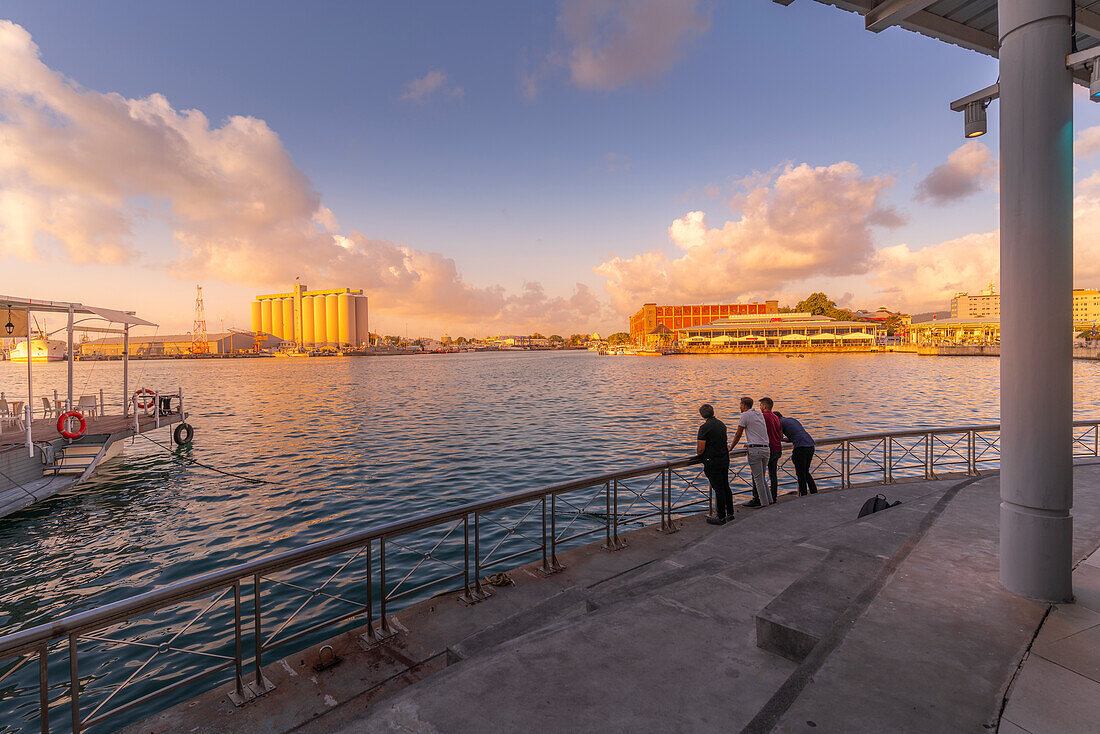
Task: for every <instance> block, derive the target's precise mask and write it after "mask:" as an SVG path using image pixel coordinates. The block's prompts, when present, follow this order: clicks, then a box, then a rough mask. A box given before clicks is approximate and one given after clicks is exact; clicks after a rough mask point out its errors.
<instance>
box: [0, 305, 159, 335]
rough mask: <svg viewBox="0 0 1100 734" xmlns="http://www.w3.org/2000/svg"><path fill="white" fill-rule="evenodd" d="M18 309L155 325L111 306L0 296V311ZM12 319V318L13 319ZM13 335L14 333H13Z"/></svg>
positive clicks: (117, 322)
mask: <svg viewBox="0 0 1100 734" xmlns="http://www.w3.org/2000/svg"><path fill="white" fill-rule="evenodd" d="M9 309H10V310H11V311H18V312H22V313H23V314H26V312H27V311H30V312H32V313H63V314H67V313H69V311H72V312H73V313H74V314H80V315H85V316H94V317H96V318H101V319H103V320H104V321H108V322H110V323H114V324H122V325H123V326H156V324H154V323H153V322H152V321H146V320H145V319H143V318H141V317H139V316H136V315H134V312H133V311H118V310H115V309H113V308H102V307H100V306H86V305H84V304H83V303H70V302H68V301H41V300H37V299H34V298H17V297H15V296H0V311H4V312H5V317H6V312H7V311H8V310H9ZM13 321H14V319H13ZM25 329H26V325H25V324H24V325H23V329H21V331H23V332H24V333H20V334H18V336H26V334H25ZM13 336H15V334H13Z"/></svg>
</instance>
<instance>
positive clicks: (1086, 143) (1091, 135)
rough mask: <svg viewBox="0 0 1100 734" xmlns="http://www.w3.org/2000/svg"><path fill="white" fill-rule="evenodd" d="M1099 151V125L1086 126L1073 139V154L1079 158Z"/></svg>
mask: <svg viewBox="0 0 1100 734" xmlns="http://www.w3.org/2000/svg"><path fill="white" fill-rule="evenodd" d="M1097 153H1100V125H1094V126H1092V127H1087V128H1085V129H1084V130H1082V131H1081V132H1079V133H1078V134H1077V139H1076V140H1074V141H1073V155H1074V156H1075V157H1079V158H1085V157H1088V156H1093V155H1096V154H1097Z"/></svg>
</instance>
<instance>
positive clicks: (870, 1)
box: [772, 0, 1100, 85]
mask: <svg viewBox="0 0 1100 734" xmlns="http://www.w3.org/2000/svg"><path fill="white" fill-rule="evenodd" d="M772 1H773V2H776V3H778V4H780V5H791V4H792V3H793V2H794V0H772ZM815 2H818V3H821V4H822V5H832V6H833V7H836V8H839V9H841V10H846V11H848V12H851V13H856V14H858V15H860V16H862V17H863V23H864V27H865V28H866V29H867V30H869V31H871V32H872V33H879V32H881V31H884V30H886V29H887V28H890V27H891V26H898V27H900V28H904V29H906V30H909V31H912V32H914V33H919V34H921V35H923V36H928V37H929V38H934V39H936V40H938V41H943V42H945V43H950V44H953V45H955V46H960V47H962V48H965V49H969V50H971V51H977V52H978V53H981V54H985V55H987V56H994V57H995V56H997V51H998V49H999V47H1000V37H999V35H998V28H997V0H815ZM1074 41H1075V45H1076V47H1077V49H1078V50H1079V51H1084V50H1086V49H1090V48H1094V47H1096V46H1100V1H1098V0H1085V1H1083V2H1078V3H1077V5H1076V27H1075V29H1074ZM1074 78H1075V79H1076V80H1077V81H1078V82H1079V83H1082V84H1085V85H1087V84H1088V71H1087V70H1083V69H1078V70H1076V71H1075V72H1074Z"/></svg>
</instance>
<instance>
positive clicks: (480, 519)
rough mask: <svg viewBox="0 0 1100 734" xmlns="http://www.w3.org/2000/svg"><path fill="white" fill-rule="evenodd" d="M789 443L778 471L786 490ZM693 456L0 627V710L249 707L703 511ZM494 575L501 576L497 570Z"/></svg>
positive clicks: (976, 444) (1096, 437) (902, 464)
mask: <svg viewBox="0 0 1100 734" xmlns="http://www.w3.org/2000/svg"><path fill="white" fill-rule="evenodd" d="M999 430H1000V427H999V426H996V425H985V426H969V427H963V428H942V429H925V430H916V431H895V432H891V433H875V434H864V435H858V436H844V437H840V438H834V439H828V440H824V441H820V442H819V443H818V445H817V448H816V451H815V455H814V461H813V465H812V473H813V475H814V478H815V480H816V482H817V484H818V486H819V487H823V488H827V487H837V488H842V487H850V486H853V485H855V484H872V483H882V484H889V483H891V482H896V481H899V480H904V479H936V478H938V477H941V476H944V475H947V474H960V473H961V474H966V475H978V474H980V473H981V472H983V471H987V470H990V469H993V468H995V467H996V466H997V464H998V462H999V460H1000V432H999ZM1073 453H1074V455H1075V456H1100V422H1098V421H1078V422H1076V423H1074V427H1073ZM789 457H790V452H789V451H788V452H785V453H784V455H783V459H782V460H781V462H780V464H779V467H778V470H779V477H780V482H781V484H786V485H787V486H788V487H790V486H792V485H793V482H794V472H793V469H792V465H791V463H790V458H789ZM731 461H732V464H731V471H730V484H731V487H732V488H733V490H734V493H735V495H737V496H738V497H741V498H744V497H745V496H747V495H748V494H749V493H751V491H752V477H751V474H750V472H749V470H748V468H747V466H746V465H745V461H744V451H743V450H739V451H735V452H733V454H732V455H731ZM713 507H714V498H713V496H712V493H711V491H710V484H709V482H708V481H707V479H706V476H705V475H704V474H703V471H702V465H701V464H700V463H699V459H698V458H697V457H687V458H683V459H678V460H675V461H669V462H663V463H658V464H651V465H648V466H642V467H636V468H632V469H628V470H625V471H620V472H611V473H607V474H600V475H595V476H589V477H584V478H581V479H577V480H574V481H569V482H562V483H559V484H553V485H550V486H546V487H539V488H535V489H529V490H524V491H520V492H514V493H511V494H507V495H503V496H499V497H494V498H491V499H487V500H482V501H479V502H473V503H469V504H466V505H462V506H459V507H455V508H452V509H447V510H442V511H439V512H436V513H433V514H430V515H424V516H420V517H414V518H410V519H408V520H403V521H401V522H394V523H390V524H386V525H379V526H377V527H373V528H367V529H365V530H362V531H359V532H356V533H352V534H349V535H345V536H340V537H336V538H330V539H328V540H324V541H320V542H316V543H312V544H309V545H305V546H302V547H300V548H296V549H293V550H289V551H285V552H282V553H279V554H276V555H273V556H269V557H266V558H260V559H257V560H255V561H249V562H247V563H243V564H239V565H236V566H232V567H229V568H224V569H221V570H218V571H214V572H211V573H207V574H204V575H202V576H198V577H195V578H191V579H187V580H184V581H179V582H176V583H173V584H169V585H168V586H165V587H163V588H160V589H156V590H154V591H150V592H147V593H144V594H140V595H138V596H135V597H133V598H130V599H126V600H123V601H119V602H115V603H112V604H107V605H104V606H100V607H97V608H94V609H90V610H88V611H85V612H80V613H78V614H73V615H70V616H68V617H64V618H62V619H59V620H57V621H54V622H50V623H47V624H43V625H39V626H37V627H33V628H30V629H26V630H22V631H20V632H15V633H13V634H9V635H6V636H4V637H0V707H5V708H4V709H3V710H4V711H5V713H6V714H7V715H8V717H9V718H11V717H13V716H14V717H16V720H13V721H12V722H11V723H12V727H13V728H14V729H16V730H18V729H22V730H24V731H30V730H33V729H40V730H41V731H43V732H50V731H73V732H81V731H85V730H87V729H90V728H99V727H97V725H100V724H105V722H108V721H110V724H109V725H110V726H117V725H119V724H121V723H124V722H123V721H122V719H120V718H118V717H120V715H122V714H124V713H127V714H128V717H123V718H126V719H128V720H131V721H133V720H137V719H139V718H141V717H144V716H147V715H149V714H151V713H153V712H155V711H157V710H159V709H162V708H164V707H165V706H167V705H170V704H171V703H174V702H176V701H179V700H185V699H186V698H189V697H192V696H194V695H197V694H198V693H199V692H201V691H203V690H208V689H209V688H211V687H212V686H216V685H222V684H227V690H226V693H227V694H228V696H229V698H230V699H232V700H233V701H234V702H235V703H237V704H243V703H245V702H247V701H249V700H252V699H254V698H256V697H258V696H262V695H264V694H266V693H268V692H269V691H271V690H272V689H273V686H272V684H271V682H270V681H269V680H268V679H267V678H266V677H265V676H264V673H263V666H264V661H265V660H266V661H268V662H270V661H272V660H275V659H277V658H279V657H285V656H286V655H289V654H291V653H293V652H295V651H297V650H301V649H304V648H306V647H309V646H310V645H313V644H316V643H318V642H321V641H322V640H324V639H328V638H331V637H333V636H335V635H337V634H340V633H342V632H345V631H348V630H351V629H360V630H361V634H360V638H359V639H360V640H361V641H362V643H363V644H364V645H366V646H372V645H376V644H382V643H384V642H385V640H386V638H388V637H390V636H391V635H393V634H396V633H397V632H398V629H395V627H396V625H394V624H393V617H392V613H393V612H394V611H396V610H397V609H400V608H405V607H408V606H409V605H412V604H414V603H417V602H419V601H423V600H425V599H428V598H431V597H433V596H439V595H440V594H452V595H453V596H454V598H456V599H458V601H460V602H461V603H463V604H475V603H478V602H480V601H483V600H484V599H487V598H489V597H490V596H491V595H492V592H491V590H490V588H489V586H490V584H489V583H487V579H486V574H487V573H490V572H497V571H500V570H507V569H511V568H515V567H516V566H519V565H523V564H524V563H527V562H530V561H532V560H534V561H535V567H536V568H537V569H538V570H539V571H541V572H542V573H544V574H553V573H556V572H558V571H561V570H562V569H563V568H564V567H563V565H562V563H561V560H560V559H559V553H560V552H561V551H562V550H563V549H566V548H572V547H578V546H580V545H583V544H585V543H589V542H592V541H596V540H598V541H600V542H601V545H602V547H603V548H604V549H606V550H608V551H619V550H622V549H624V548H626V541H625V539H624V538H623V537H622V534H623V533H624V531H625V530H627V529H631V528H637V527H642V526H645V525H657V526H658V527H659V529H660V530H661V531H664V532H675V531H676V523H675V522H674V520H675V518H676V517H677V516H682V515H684V514H687V513H691V512H700V511H707V512H712V511H713ZM497 580H498V581H500V579H497Z"/></svg>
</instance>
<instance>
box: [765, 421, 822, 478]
mask: <svg viewBox="0 0 1100 734" xmlns="http://www.w3.org/2000/svg"><path fill="white" fill-rule="evenodd" d="M775 414H776V415H777V416H778V417H779V425H780V427H781V428H782V429H783V435H784V436H786V440H787V441H789V442H790V443H791V445H792V446H793V447H794V448H792V449H791V463H792V464H794V473H795V476H796V477H798V494H799V495H805V494H806V488H807V486H808V487H809V490H810V494H817V482H815V481H814V478H813V477H812V476H810V464H811V463H812V462H813V460H814V448H816V446H817V444H815V443H814V440H813V439H812V438H810V434H808V433H806V429H805V428H803V427H802V424H801V423H799V422H798V421H796V420H795V419H794V418H784V417H783V414H782V413H780V412H779V411H778V410H777V411H775Z"/></svg>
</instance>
